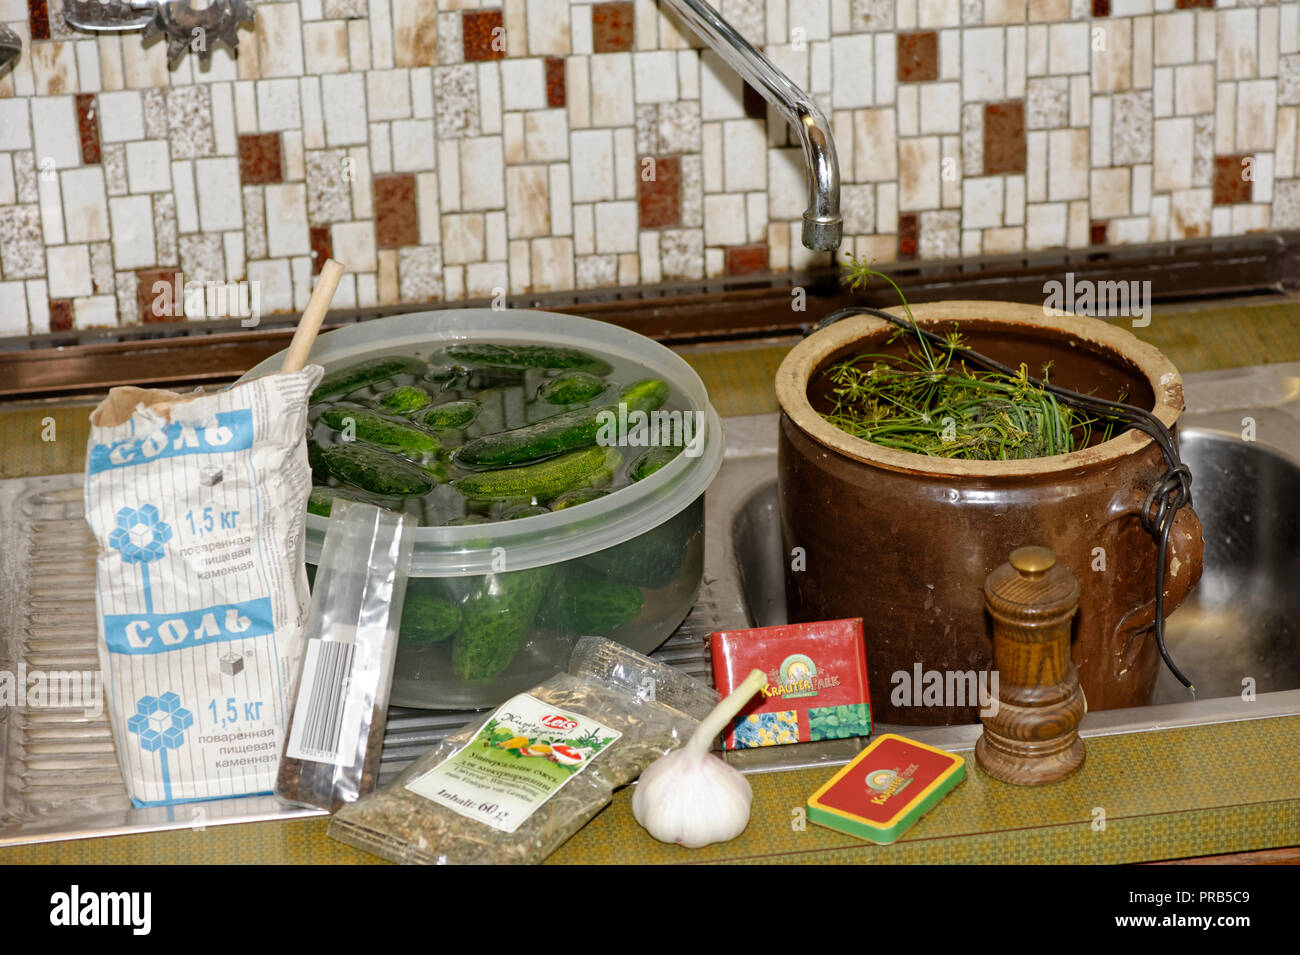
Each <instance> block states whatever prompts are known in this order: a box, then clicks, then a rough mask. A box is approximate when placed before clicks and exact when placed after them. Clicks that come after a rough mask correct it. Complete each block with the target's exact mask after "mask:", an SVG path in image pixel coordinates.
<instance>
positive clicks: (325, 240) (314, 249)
mask: <svg viewBox="0 0 1300 955" xmlns="http://www.w3.org/2000/svg"><path fill="white" fill-rule="evenodd" d="M310 235H311V274H312V275H320V270H321V267H322V266H323V265H324V264H325V260H326V259H328V258H330V257H331V256H333V255H334V243H333V242H332V241H331V240H330V227H329V226H327V225H314V226H312V227H311V230H310Z"/></svg>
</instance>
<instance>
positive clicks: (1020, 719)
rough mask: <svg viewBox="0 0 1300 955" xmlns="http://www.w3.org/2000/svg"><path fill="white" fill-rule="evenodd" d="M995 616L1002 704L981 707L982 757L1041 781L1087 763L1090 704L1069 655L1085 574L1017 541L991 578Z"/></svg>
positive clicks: (989, 766) (1028, 780) (978, 747)
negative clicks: (1082, 727) (1083, 731)
mask: <svg viewBox="0 0 1300 955" xmlns="http://www.w3.org/2000/svg"><path fill="white" fill-rule="evenodd" d="M984 602H985V605H986V606H987V607H988V610H989V615H990V616H991V617H992V618H993V668H994V676H995V677H996V684H995V686H996V687H997V689H996V691H995V693H994V696H995V699H996V705H995V706H992V707H988V708H987V709H986V710H985V711H984V712H982V713H981V714H980V719H981V720H982V722H983V723H984V733H983V735H982V736H981V737H980V739H979V741H978V742H977V743H976V744H975V759H976V761H977V762H978V763H979V765H980V767H981V768H983V770H984V771H985V772H986V773H988V774H989V775H990V776H992V777H994V778H995V779H1000V780H1002V781H1003V782H1008V783H1014V784H1016V785H1019V786H1039V785H1043V784H1045V783H1053V782H1057V781H1059V780H1062V779H1065V778H1066V777H1068V776H1070V775H1072V774H1073V773H1074V772H1076V771H1077V770H1078V769H1079V767H1080V766H1082V765H1083V760H1084V745H1083V740H1082V739H1080V738H1079V732H1078V727H1079V721H1080V720H1081V719H1082V718H1083V714H1084V713H1085V712H1086V710H1087V704H1086V702H1085V700H1084V696H1083V690H1082V688H1081V687H1080V686H1079V673H1078V671H1077V670H1076V669H1075V666H1074V663H1073V662H1072V661H1071V660H1070V623H1071V621H1072V620H1073V619H1074V615H1075V613H1076V612H1077V611H1078V609H1079V582H1078V580H1077V579H1075V576H1074V574H1072V573H1071V572H1070V569H1069V568H1068V567H1066V566H1064V565H1063V564H1058V563H1057V560H1056V554H1054V553H1053V552H1052V551H1051V550H1049V549H1048V548H1046V547H1018V548H1016V550H1014V551H1012V552H1011V555H1010V560H1009V561H1008V562H1007V563H1005V564H1003V565H1002V566H1001V567H999V568H997V569H996V570H994V571H993V573H991V574H989V576H988V579H987V580H985V582H984Z"/></svg>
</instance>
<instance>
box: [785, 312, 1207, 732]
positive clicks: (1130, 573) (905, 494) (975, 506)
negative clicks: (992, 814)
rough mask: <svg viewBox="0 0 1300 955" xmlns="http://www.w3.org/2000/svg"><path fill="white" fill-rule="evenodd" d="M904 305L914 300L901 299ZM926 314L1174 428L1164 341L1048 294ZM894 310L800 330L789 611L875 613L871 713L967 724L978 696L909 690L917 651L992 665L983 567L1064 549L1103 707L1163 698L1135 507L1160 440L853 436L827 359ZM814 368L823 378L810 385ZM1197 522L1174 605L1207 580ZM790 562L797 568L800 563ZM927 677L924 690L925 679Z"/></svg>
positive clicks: (790, 434) (1081, 641) (875, 343)
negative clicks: (921, 696) (1160, 345)
mask: <svg viewBox="0 0 1300 955" xmlns="http://www.w3.org/2000/svg"><path fill="white" fill-rule="evenodd" d="M894 311H896V312H901V310H898V309H895V310H894ZM912 313H913V315H914V316H915V317H916V319H917V321H918V322H919V323H920V324H922V325H923V326H926V327H929V328H931V329H934V330H943V328H946V327H949V326H948V324H947V323H950V322H953V321H956V322H957V323H958V325H959V328H960V331H961V333H962V336H963V339H964V341H965V344H966V345H968V346H969V347H971V348H973V349H975V350H976V351H981V352H983V353H985V354H987V355H989V356H990V357H993V358H996V359H998V360H1000V361H1002V362H1004V363H1006V364H1010V365H1012V366H1015V365H1017V364H1019V363H1020V362H1022V361H1024V362H1027V363H1028V365H1029V369H1030V372H1031V374H1035V375H1041V373H1042V366H1043V363H1044V362H1046V361H1051V362H1052V367H1051V380H1052V381H1053V382H1055V383H1057V384H1060V385H1064V386H1065V387H1068V388H1072V389H1075V390H1077V391H1084V392H1090V393H1093V394H1096V395H1098V396H1099V397H1103V398H1112V399H1114V398H1118V397H1119V396H1120V393H1121V389H1123V394H1124V395H1125V398H1124V400H1126V401H1128V402H1129V403H1132V404H1137V405H1140V406H1142V407H1145V408H1148V409H1149V410H1151V411H1152V412H1153V413H1154V414H1155V415H1156V417H1158V418H1159V419H1160V420H1161V421H1162V422H1163V423H1164V424H1165V425H1166V426H1167V427H1169V428H1171V429H1173V428H1174V427H1175V424H1176V422H1177V418H1178V415H1179V413H1180V412H1181V411H1182V408H1183V389H1182V379H1181V378H1180V377H1179V375H1178V372H1177V371H1176V370H1175V369H1174V367H1173V365H1172V364H1170V362H1169V360H1168V359H1167V358H1165V357H1164V356H1163V355H1162V354H1160V352H1159V351H1157V350H1156V349H1154V348H1152V347H1151V346H1150V345H1146V344H1144V343H1142V342H1141V341H1139V340H1138V339H1137V338H1135V337H1134V336H1133V335H1131V334H1130V333H1128V332H1126V331H1124V330H1123V329H1119V328H1116V327H1114V326H1111V325H1108V324H1106V323H1105V322H1101V321H1097V320H1095V319H1089V318H1079V317H1076V316H1072V315H1068V314H1066V313H1060V312H1053V311H1046V310H1044V309H1042V308H1040V307H1038V306H1030V305H1017V304H1010V303H992V302H936V303H932V304H927V305H921V306H914V307H913V309H912ZM893 330H894V328H893V326H891V325H889V324H888V323H886V322H884V321H883V320H881V319H877V318H872V317H870V316H855V317H853V318H847V319H844V320H843V321H840V322H837V323H836V324H834V325H832V326H830V327H829V328H826V329H823V330H822V331H820V332H817V333H816V334H814V335H812V336H810V337H809V338H807V339H805V340H804V341H803V342H801V343H800V344H799V345H797V346H796V347H795V348H794V349H793V350H792V351H791V352H790V354H789V355H787V356H786V358H785V360H784V362H782V364H781V367H780V369H779V370H778V372H777V398H778V400H779V401H780V403H781V408H782V412H783V413H782V415H781V434H780V445H779V458H780V463H779V474H780V491H781V494H780V498H781V529H782V535H783V538H784V541H785V547H786V552H787V554H790V553H792V552H793V549H794V548H802V564H803V567H804V569H802V570H794V569H788V570H787V574H786V595H787V600H788V603H789V608H790V620H791V621H792V622H801V621H809V620H828V619H838V618H843V617H862V618H863V621H864V624H865V627H866V642H867V664H868V672H869V673H870V679H871V703H872V712H873V715H874V716H875V717H876V719H877V720H879V721H881V722H889V723H904V724H944V723H969V722H975V721H976V720H977V719H978V709H977V706H976V705H974V703H973V701H972V704H971V705H966V706H956V705H946V706H914V705H900V703H899V702H896V700H895V693H900V694H901V692H902V690H901V688H902V687H903V686H906V684H905V683H903V682H902V681H900V680H897V679H896V678H895V677H894V674H895V673H898V672H903V673H906V674H907V675H908V677H909V678H911V677H912V676H913V675H914V673H915V666H916V665H918V664H919V665H920V667H921V670H922V672H924V671H930V670H936V671H939V672H941V673H945V674H946V673H947V672H949V671H967V670H976V671H984V670H987V669H988V668H989V666H990V665H991V663H992V641H991V638H990V635H989V624H988V618H987V613H986V610H985V607H984V592H983V584H984V580H985V578H986V577H987V576H988V574H989V573H990V572H991V571H993V570H994V568H996V567H998V566H999V565H1001V564H1002V563H1003V561H1005V560H1006V555H1007V554H1008V553H1010V552H1011V551H1013V550H1015V549H1016V548H1017V547H1021V546H1024V545H1027V544H1035V545H1039V546H1043V547H1048V548H1050V549H1051V550H1053V551H1055V552H1056V554H1057V556H1058V559H1059V560H1060V562H1061V563H1063V564H1064V565H1065V566H1067V567H1068V568H1069V569H1070V570H1071V571H1073V572H1074V575H1075V576H1076V577H1077V578H1078V579H1079V585H1080V599H1079V612H1078V614H1077V615H1076V617H1075V622H1074V641H1073V646H1072V657H1073V660H1074V663H1075V665H1076V667H1077V668H1078V671H1079V678H1080V682H1081V684H1082V686H1083V690H1084V693H1085V694H1086V696H1087V701H1088V708H1089V709H1091V710H1103V709H1113V708H1116V707H1124V706H1138V705H1144V704H1146V703H1148V702H1149V701H1150V698H1151V692H1152V689H1153V687H1154V684H1155V678H1156V674H1157V670H1158V667H1159V666H1161V665H1162V664H1161V661H1160V657H1159V653H1158V651H1157V649H1156V645H1155V640H1154V638H1153V636H1152V623H1153V621H1154V618H1155V607H1154V605H1155V601H1154V595H1155V556H1156V554H1155V550H1156V545H1155V543H1154V542H1153V540H1152V538H1151V536H1150V535H1149V534H1148V533H1147V532H1146V531H1145V530H1143V528H1142V525H1141V519H1140V517H1139V514H1140V512H1141V509H1142V505H1143V501H1144V500H1145V498H1146V494H1147V491H1148V490H1149V489H1150V487H1151V485H1152V484H1153V482H1154V481H1156V480H1157V479H1158V478H1159V476H1160V475H1161V474H1162V473H1163V472H1164V470H1165V464H1164V459H1163V457H1162V455H1161V453H1160V449H1159V447H1158V446H1157V445H1156V444H1155V442H1153V441H1152V440H1151V439H1150V438H1149V437H1147V436H1146V435H1144V434H1142V433H1140V432H1137V431H1129V432H1126V433H1124V434H1122V435H1120V436H1119V437H1117V438H1114V439H1112V440H1110V441H1107V442H1104V443H1102V444H1098V445H1095V446H1093V447H1089V448H1084V449H1082V450H1079V451H1074V452H1072V453H1070V454H1064V455H1056V456H1053V457H1048V458H1034V459H1029V460H1023V461H958V460H950V459H944V458H932V457H928V456H924V455H917V454H910V453H907V452H902V451H895V450H893V449H890V448H884V447H881V446H879V445H875V444H871V443H869V442H867V441H863V440H862V439H860V438H855V437H852V436H850V435H848V434H846V433H845V432H843V431H840V430H839V429H838V428H836V427H834V426H833V425H831V424H830V423H828V422H827V421H826V420H825V419H823V418H822V417H821V415H820V414H818V413H817V411H816V410H814V407H813V403H814V402H816V401H818V400H819V399H820V397H821V395H822V394H824V388H823V387H821V386H819V385H818V384H817V378H818V373H819V372H820V371H821V370H822V369H823V368H825V367H826V366H828V365H830V364H832V363H833V362H835V361H839V360H841V359H843V358H846V357H849V356H852V355H856V354H859V353H861V352H863V351H887V350H891V349H893V350H898V349H899V348H900V347H901V346H899V345H892V346H887V345H885V344H884V343H885V342H886V341H887V339H888V338H889V337H890V336H891V335H892V333H893ZM810 382H813V385H812V386H811V387H810V384H809V383H810ZM1202 550H1203V543H1202V540H1201V525H1200V521H1199V520H1198V519H1197V517H1196V515H1195V514H1194V513H1193V511H1192V509H1191V508H1190V507H1184V508H1183V509H1182V510H1181V511H1180V512H1179V514H1178V518H1177V520H1176V521H1175V523H1174V527H1173V531H1172V533H1171V534H1170V543H1169V554H1168V576H1167V578H1166V589H1165V610H1166V615H1168V613H1170V612H1172V611H1173V609H1174V608H1175V607H1177V606H1178V604H1179V602H1181V601H1182V599H1183V598H1184V597H1185V596H1186V594H1187V592H1188V590H1190V588H1191V587H1192V586H1193V585H1194V584H1195V583H1196V581H1197V580H1199V579H1200V575H1201V553H1202ZM798 564H799V562H792V563H791V564H788V567H793V566H798ZM917 692H918V693H919V690H918V691H917Z"/></svg>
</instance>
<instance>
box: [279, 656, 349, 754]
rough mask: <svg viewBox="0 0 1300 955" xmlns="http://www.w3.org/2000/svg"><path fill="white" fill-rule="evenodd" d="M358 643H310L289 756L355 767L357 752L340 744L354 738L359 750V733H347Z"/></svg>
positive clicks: (303, 669) (286, 751)
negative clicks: (348, 738) (353, 666)
mask: <svg viewBox="0 0 1300 955" xmlns="http://www.w3.org/2000/svg"><path fill="white" fill-rule="evenodd" d="M356 649H357V647H356V644H355V643H342V642H340V641H337V640H309V641H307V659H306V662H305V663H304V664H303V668H302V685H301V686H300V687H299V688H298V706H297V708H296V709H295V710H294V718H293V731H292V732H291V733H290V734H289V745H288V746H287V747H286V748H285V755H287V756H289V757H291V758H292V759H305V760H310V761H311V762H315V763H329V764H330V765H332V766H351V765H352V763H353V762H354V761H355V759H356V753H355V752H349V751H348V748H347V746H345V745H340V744H341V743H345V742H346V741H347V740H346V739H345V737H350V738H351V739H352V740H353V747H354V748H355V738H356V733H351V734H345V733H344V731H343V730H344V720H345V717H346V716H347V711H348V710H350V709H352V708H351V707H348V706H346V704H347V702H348V691H349V687H350V682H351V677H352V662H353V658H354V656H355V654H356Z"/></svg>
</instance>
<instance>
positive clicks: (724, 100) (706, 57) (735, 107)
mask: <svg viewBox="0 0 1300 955" xmlns="http://www.w3.org/2000/svg"><path fill="white" fill-rule="evenodd" d="M742 86H743V82H742V81H741V79H740V75H739V74H737V73H736V71H735V70H733V69H732V68H731V67H729V66H727V64H725V63H724V62H722V60H721V59H720V58H719V57H718V55H717V54H716V53H714V52H713V51H712V50H706V51H705V52H704V54H703V56H701V57H700V118H701V119H704V120H706V121H707V120H712V119H739V118H740V117H742V116H744V115H745V105H744V99H743V96H742V92H741V90H742Z"/></svg>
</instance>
